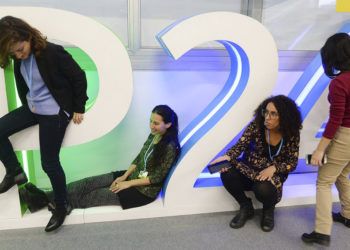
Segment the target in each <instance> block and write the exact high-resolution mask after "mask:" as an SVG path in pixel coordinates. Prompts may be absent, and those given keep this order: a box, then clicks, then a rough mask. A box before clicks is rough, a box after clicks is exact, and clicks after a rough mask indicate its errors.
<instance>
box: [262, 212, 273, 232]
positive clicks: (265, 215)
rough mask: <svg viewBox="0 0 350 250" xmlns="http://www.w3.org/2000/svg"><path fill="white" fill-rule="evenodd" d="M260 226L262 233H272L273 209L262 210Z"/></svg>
mask: <svg viewBox="0 0 350 250" xmlns="http://www.w3.org/2000/svg"><path fill="white" fill-rule="evenodd" d="M260 226H261V229H262V230H263V231H264V232H270V231H272V229H273V228H274V226H275V208H269V209H263V211H262V217H261V224H260Z"/></svg>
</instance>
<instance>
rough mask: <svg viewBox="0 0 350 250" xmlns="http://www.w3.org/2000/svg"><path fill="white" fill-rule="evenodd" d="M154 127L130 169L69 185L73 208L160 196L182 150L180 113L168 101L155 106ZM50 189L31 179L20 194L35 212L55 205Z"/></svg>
mask: <svg viewBox="0 0 350 250" xmlns="http://www.w3.org/2000/svg"><path fill="white" fill-rule="evenodd" d="M150 129H151V134H150V135H149V136H148V138H147V140H146V142H145V143H144V145H143V147H142V149H141V151H140V153H139V154H138V155H137V157H136V158H135V160H134V161H133V162H132V164H131V166H130V167H129V169H128V170H126V171H116V172H111V173H107V174H102V175H99V176H93V177H88V178H85V179H82V180H78V181H75V182H72V183H70V184H68V185H67V192H68V201H69V204H70V207H71V209H70V211H71V210H72V209H74V208H88V207H94V206H104V205H120V206H122V208H123V209H127V208H132V207H139V206H143V205H146V204H148V203H151V202H153V201H154V200H155V199H156V198H157V196H158V194H159V192H160V190H161V188H162V186H163V183H164V180H165V178H166V176H167V175H168V172H169V170H170V168H171V167H172V166H173V164H174V163H175V162H176V160H177V158H178V156H179V154H180V150H181V149H180V145H179V141H178V118H177V115H176V113H175V112H174V111H173V110H172V109H171V108H170V107H168V106H167V105H159V106H156V107H155V108H154V109H153V110H152V114H151V118H150ZM50 193H51V192H48V193H45V192H43V191H42V190H40V189H38V188H37V187H35V186H34V185H33V184H31V183H28V184H26V185H25V186H24V188H22V189H21V190H20V198H21V199H22V200H23V201H24V202H25V203H27V205H28V208H29V210H30V211H31V212H35V211H37V210H39V209H41V208H43V207H44V206H46V205H49V209H50V207H51V208H53V209H54V205H53V204H52V203H51V202H49V201H50V196H51V195H50ZM70 211H69V212H70Z"/></svg>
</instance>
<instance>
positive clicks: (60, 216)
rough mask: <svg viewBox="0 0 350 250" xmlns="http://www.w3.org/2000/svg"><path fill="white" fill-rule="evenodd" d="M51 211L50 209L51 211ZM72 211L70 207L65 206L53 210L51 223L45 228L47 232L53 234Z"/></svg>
mask: <svg viewBox="0 0 350 250" xmlns="http://www.w3.org/2000/svg"><path fill="white" fill-rule="evenodd" d="M49 210H50V209H49ZM71 211H72V210H71V209H69V206H65V207H63V208H55V209H53V210H52V211H51V212H52V216H51V218H50V220H49V223H48V224H47V225H46V227H45V231H46V232H51V231H54V230H56V229H57V228H59V227H60V226H62V224H63V222H64V220H65V218H66V216H67V215H68V214H69V213H70V212H71Z"/></svg>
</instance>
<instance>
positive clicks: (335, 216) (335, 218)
mask: <svg viewBox="0 0 350 250" xmlns="http://www.w3.org/2000/svg"><path fill="white" fill-rule="evenodd" d="M332 217H333V221H336V222H340V223H342V224H344V226H346V227H350V219H347V218H345V217H344V216H343V215H341V213H332Z"/></svg>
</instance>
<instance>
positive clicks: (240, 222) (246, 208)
mask: <svg viewBox="0 0 350 250" xmlns="http://www.w3.org/2000/svg"><path fill="white" fill-rule="evenodd" d="M253 216H254V207H253V204H252V201H251V200H250V199H249V202H247V203H244V204H241V205H240V209H239V212H238V214H237V215H236V216H235V217H233V219H232V220H231V222H230V227H232V228H235V229H237V228H241V227H243V226H244V224H245V223H246V221H247V220H249V219H251V218H253Z"/></svg>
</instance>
